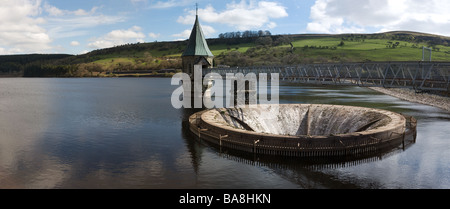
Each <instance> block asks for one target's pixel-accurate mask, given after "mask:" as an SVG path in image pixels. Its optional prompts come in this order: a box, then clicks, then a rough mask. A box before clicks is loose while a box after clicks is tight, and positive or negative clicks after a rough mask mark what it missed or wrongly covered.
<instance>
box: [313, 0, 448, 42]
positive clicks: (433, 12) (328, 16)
mask: <svg viewBox="0 0 450 209" xmlns="http://www.w3.org/2000/svg"><path fill="white" fill-rule="evenodd" d="M448 11H450V1H448V0H429V1H421V0H408V1H407V0H359V1H353V0H339V1H337V0H316V2H315V4H314V6H312V7H311V15H310V19H311V20H312V22H310V23H309V24H308V26H307V30H308V31H309V32H319V33H346V32H367V30H369V29H371V30H373V29H375V30H378V31H375V32H379V31H392V30H411V31H419V32H428V33H436V34H441V35H450V13H449V12H448Z"/></svg>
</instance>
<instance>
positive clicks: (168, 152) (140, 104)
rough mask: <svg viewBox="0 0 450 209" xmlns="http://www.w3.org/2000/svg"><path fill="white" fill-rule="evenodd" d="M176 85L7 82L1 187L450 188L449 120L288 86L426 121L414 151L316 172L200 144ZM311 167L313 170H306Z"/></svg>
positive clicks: (347, 92)
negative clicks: (174, 99)
mask: <svg viewBox="0 0 450 209" xmlns="http://www.w3.org/2000/svg"><path fill="white" fill-rule="evenodd" d="M177 87H178V86H171V85H170V79H168V78H120V79H119V78H74V79H56V78H1V79H0V188H150V189H154V188H217V189H227V188H236V189H247V188H250V189H253V188H256V189H258V188H267V189H271V188H287V189H290V188H450V137H449V136H450V114H449V113H447V112H445V111H442V110H440V109H438V108H434V107H430V106H425V105H419V104H414V103H410V102H405V101H402V100H399V99H397V98H394V97H391V96H387V95H383V94H381V93H377V92H374V91H372V90H369V89H366V88H359V87H329V86H326V87H317V86H313V87H311V86H309V87H308V86H295V85H283V86H282V87H281V88H280V93H281V96H280V100H281V103H326V104H343V105H358V106H365V107H375V108H381V109H387V110H391V111H395V112H400V113H404V114H408V115H412V116H414V117H416V118H417V119H418V128H417V131H418V132H417V141H416V143H414V144H412V145H410V146H408V147H407V148H406V149H394V150H393V151H392V152H390V153H387V154H384V155H380V156H378V157H375V158H370V159H366V160H359V161H353V162H346V163H339V164H330V165H326V166H309V165H310V164H305V162H302V161H301V160H299V159H296V160H291V159H289V160H283V161H277V160H273V159H272V160H270V159H265V158H262V157H261V158H260V157H258V156H253V157H248V156H243V155H236V154H230V153H228V154H227V153H223V152H221V151H220V150H217V149H216V148H214V147H211V146H208V145H206V144H203V143H199V142H198V141H196V140H195V139H194V138H193V137H192V136H191V135H190V133H189V131H188V130H186V129H185V128H184V126H185V123H184V122H183V121H184V120H186V118H187V117H188V116H189V115H190V114H192V113H193V111H192V110H177V109H174V108H173V107H172V105H171V103H170V97H171V94H172V92H173V91H174V90H175V88H177ZM307 165H308V166H307Z"/></svg>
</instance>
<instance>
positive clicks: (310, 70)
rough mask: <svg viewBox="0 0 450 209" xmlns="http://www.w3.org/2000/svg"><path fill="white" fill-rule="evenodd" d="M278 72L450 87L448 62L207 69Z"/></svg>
mask: <svg viewBox="0 0 450 209" xmlns="http://www.w3.org/2000/svg"><path fill="white" fill-rule="evenodd" d="M210 72H213V73H218V74H220V75H221V76H226V74H227V73H233V74H236V73H243V74H244V75H245V74H248V73H255V74H256V75H258V74H259V73H267V74H269V75H270V73H278V74H279V78H280V80H281V81H288V82H298V83H313V84H323V85H325V84H327V85H357V86H365V87H386V88H410V89H415V90H435V91H447V92H448V91H449V90H450V62H362V63H325V64H301V65H284V66H253V67H232V68H210V69H208V70H207V71H204V72H203V73H204V74H207V73H210Z"/></svg>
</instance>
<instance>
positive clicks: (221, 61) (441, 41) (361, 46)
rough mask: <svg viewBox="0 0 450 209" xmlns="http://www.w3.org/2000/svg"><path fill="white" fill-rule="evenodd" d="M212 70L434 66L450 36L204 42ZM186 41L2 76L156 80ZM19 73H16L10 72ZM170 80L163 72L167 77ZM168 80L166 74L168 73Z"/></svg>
mask: <svg viewBox="0 0 450 209" xmlns="http://www.w3.org/2000/svg"><path fill="white" fill-rule="evenodd" d="M207 42H208V45H209V48H210V49H211V51H212V53H213V54H214V55H215V58H214V65H215V66H217V65H228V66H254V65H286V64H289V65H294V64H301V63H326V62H368V61H420V60H421V59H422V47H428V48H432V49H433V50H432V59H433V61H450V37H446V36H439V35H434V34H426V33H419V32H412V31H393V32H386V33H374V34H287V35H271V36H263V37H248V38H215V39H208V40H207ZM186 46H187V40H185V41H173V42H153V43H136V44H126V45H121V46H116V47H111V48H106V49H99V50H94V51H92V52H89V53H87V54H82V55H77V56H74V55H36V54H33V55H12V56H0V63H1V65H0V73H2V72H3V74H7V73H8V72H11V69H19V70H21V71H20V72H22V74H23V75H24V76H114V75H119V73H116V72H120V75H126V72H130V74H136V75H139V74H141V75H142V74H151V75H158V71H159V72H160V73H161V70H162V69H180V68H181V54H182V52H183V51H184V49H185V47H186ZM14 72H17V71H14ZM165 74H166V75H168V74H167V73H165ZM169 75H170V74H169Z"/></svg>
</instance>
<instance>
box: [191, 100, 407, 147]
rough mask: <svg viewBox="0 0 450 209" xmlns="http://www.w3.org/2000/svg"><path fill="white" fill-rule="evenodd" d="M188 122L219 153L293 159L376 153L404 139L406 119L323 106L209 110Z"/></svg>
mask: <svg viewBox="0 0 450 209" xmlns="http://www.w3.org/2000/svg"><path fill="white" fill-rule="evenodd" d="M189 122H190V129H191V131H192V132H193V133H194V134H196V135H197V136H198V137H199V138H201V139H204V140H206V141H209V142H212V143H214V144H217V145H219V146H220V147H227V148H233V149H238V150H242V151H247V152H254V153H263V154H272V155H293V156H328V155H331V156H334V155H340V156H341V155H354V154H358V153H363V152H371V151H377V150H380V149H382V148H384V147H387V146H388V145H392V144H393V143H394V142H398V141H399V140H401V139H404V137H405V133H406V127H407V119H406V118H405V117H404V116H403V115H401V114H398V113H394V112H391V111H386V110H380V109H373V108H364V107H354V106H342V105H324V104H283V105H250V106H246V107H242V108H238V107H235V108H219V109H210V110H206V111H202V112H199V113H196V114H194V115H192V116H191V117H190V119H189ZM414 128H415V126H414Z"/></svg>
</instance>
